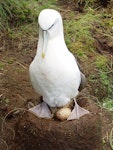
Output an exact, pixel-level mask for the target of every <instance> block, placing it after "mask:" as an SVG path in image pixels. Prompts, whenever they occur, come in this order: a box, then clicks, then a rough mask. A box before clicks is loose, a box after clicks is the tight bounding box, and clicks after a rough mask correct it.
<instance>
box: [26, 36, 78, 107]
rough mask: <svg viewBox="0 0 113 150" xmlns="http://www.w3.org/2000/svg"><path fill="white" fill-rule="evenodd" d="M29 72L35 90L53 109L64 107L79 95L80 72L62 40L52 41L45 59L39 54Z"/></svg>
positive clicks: (49, 43)
mask: <svg viewBox="0 0 113 150" xmlns="http://www.w3.org/2000/svg"><path fill="white" fill-rule="evenodd" d="M29 71H30V78H31V82H32V84H33V87H34V89H35V90H36V92H37V93H39V94H40V95H42V96H43V100H44V101H45V102H46V103H47V104H48V105H50V106H52V107H57V106H58V107H61V106H64V105H65V104H67V103H68V102H69V101H70V99H71V98H73V97H75V96H76V95H77V94H78V88H79V85H80V80H81V78H80V71H79V68H78V66H77V64H76V61H75V58H74V56H73V55H72V54H71V53H70V52H69V51H68V49H67V47H66V46H65V44H64V43H63V42H62V41H61V40H56V39H54V40H50V41H49V42H48V46H47V53H46V54H45V58H41V55H40V53H39V54H38V53H37V55H36V56H35V58H34V60H33V62H32V63H31V65H30V70H29Z"/></svg>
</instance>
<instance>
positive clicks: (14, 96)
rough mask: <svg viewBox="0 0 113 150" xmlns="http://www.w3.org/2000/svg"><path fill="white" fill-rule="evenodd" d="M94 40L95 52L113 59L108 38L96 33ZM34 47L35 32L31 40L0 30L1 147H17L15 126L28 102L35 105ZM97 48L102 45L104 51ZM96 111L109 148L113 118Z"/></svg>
mask: <svg viewBox="0 0 113 150" xmlns="http://www.w3.org/2000/svg"><path fill="white" fill-rule="evenodd" d="M95 39H96V48H97V51H98V52H99V53H102V54H106V55H107V56H108V57H109V58H110V59H111V58H112V59H113V47H110V46H109V41H108V40H107V39H105V38H104V39H102V37H99V35H96V33H95ZM36 47H37V34H36V36H35V37H33V38H32V40H31V39H29V38H28V39H27V37H23V38H21V39H20V41H18V39H12V38H11V37H9V35H8V34H7V33H2V34H1V36H0V128H1V131H0V149H2V150H19V148H18V145H17V143H16V142H15V132H16V131H15V125H16V123H17V122H18V119H19V118H20V115H22V112H23V111H24V110H27V109H28V107H29V105H30V102H33V103H34V104H35V105H36V103H37V99H39V97H40V96H39V95H37V94H36V93H35V92H34V90H33V88H32V85H31V83H30V80H29V73H28V68H29V64H30V63H31V61H32V60H33V58H34V56H35V52H36ZM100 47H103V48H102V49H103V51H101V49H100ZM92 55H93V54H92ZM91 58H92V56H91ZM91 61H92V60H91ZM90 63H91V62H88V64H82V63H81V65H82V66H83V68H85V67H86V66H87V65H90ZM84 70H85V69H84ZM89 72H90V73H92V72H93V71H92V68H91V67H89V70H88V71H87V72H85V74H86V76H88V74H89ZM95 73H96V72H95ZM94 86H96V85H94ZM94 86H93V88H95V87H94ZM90 88H91V85H87V87H86V88H85V91H86V94H85V95H87V97H90V98H91V99H92V100H93V101H94V102H95V99H96V98H95V97H94V95H93V92H92V90H91V89H90ZM101 92H102V91H101ZM101 92H100V93H101ZM91 95H92V96H91ZM99 114H100V116H101V121H102V140H103V150H111V146H110V137H109V135H110V131H111V129H112V128H113V118H112V115H111V113H110V112H108V111H106V110H102V109H101V108H100V109H99ZM112 136H113V135H112ZM112 139H113V137H112ZM20 149H21V148H20ZM23 150H24V149H23ZM98 150H99V149H98Z"/></svg>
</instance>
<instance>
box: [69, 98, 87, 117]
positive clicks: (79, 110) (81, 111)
mask: <svg viewBox="0 0 113 150" xmlns="http://www.w3.org/2000/svg"><path fill="white" fill-rule="evenodd" d="M74 102H75V106H74V109H73V110H72V112H71V114H70V115H69V117H68V119H67V120H74V119H79V118H80V117H81V116H83V115H85V114H89V111H88V110H86V109H84V108H82V107H80V106H79V105H78V104H77V102H76V99H75V98H74Z"/></svg>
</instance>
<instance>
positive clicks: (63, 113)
mask: <svg viewBox="0 0 113 150" xmlns="http://www.w3.org/2000/svg"><path fill="white" fill-rule="evenodd" d="M70 114H71V109H70V108H61V109H59V110H58V111H57V112H56V118H57V119H59V120H61V121H64V120H67V118H68V117H69V115H70Z"/></svg>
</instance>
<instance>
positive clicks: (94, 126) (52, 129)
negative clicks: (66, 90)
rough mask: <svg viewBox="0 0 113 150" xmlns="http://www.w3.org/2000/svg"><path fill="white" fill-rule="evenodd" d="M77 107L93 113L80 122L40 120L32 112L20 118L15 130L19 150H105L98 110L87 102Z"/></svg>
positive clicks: (92, 103) (80, 103)
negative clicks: (102, 144)
mask: <svg viewBox="0 0 113 150" xmlns="http://www.w3.org/2000/svg"><path fill="white" fill-rule="evenodd" d="M78 103H79V105H81V106H82V107H83V106H84V108H86V109H88V110H89V111H90V112H91V113H90V114H88V115H84V116H83V117H81V118H80V119H79V120H73V121H58V120H53V119H41V118H37V117H36V116H34V115H33V114H31V113H30V112H25V113H24V114H23V115H21V116H20V119H19V122H18V123H17V125H16V128H15V131H16V139H15V142H16V143H17V144H18V150H19V149H21V150H100V149H102V147H101V119H100V115H99V109H98V107H97V106H96V105H95V103H94V102H92V101H89V100H87V99H84V100H80V102H79V101H78Z"/></svg>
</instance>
